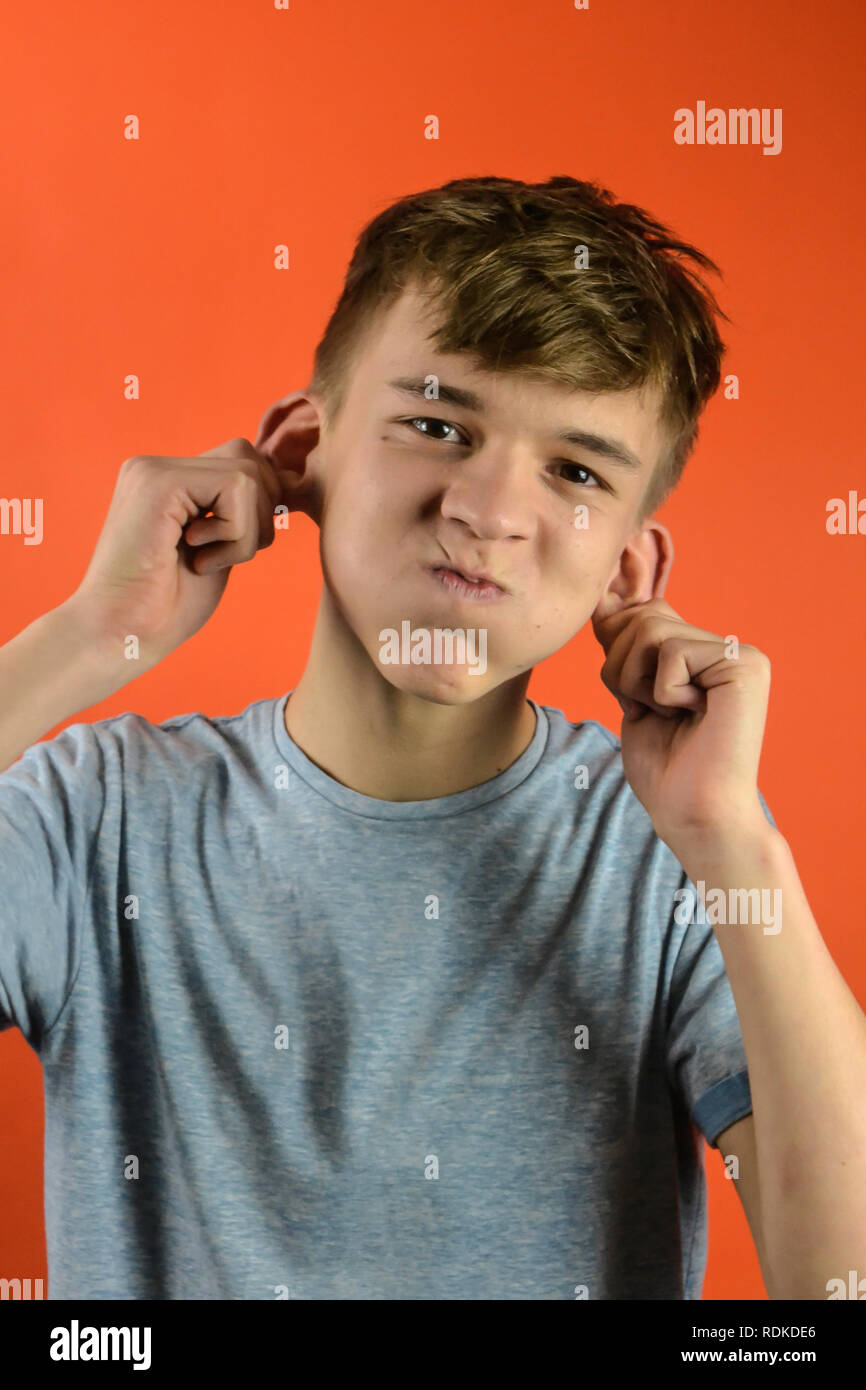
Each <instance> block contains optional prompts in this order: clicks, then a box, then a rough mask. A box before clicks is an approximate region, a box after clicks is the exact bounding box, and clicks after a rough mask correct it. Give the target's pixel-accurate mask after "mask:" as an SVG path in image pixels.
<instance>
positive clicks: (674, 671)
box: [653, 638, 727, 710]
mask: <svg viewBox="0 0 866 1390" xmlns="http://www.w3.org/2000/svg"><path fill="white" fill-rule="evenodd" d="M724 660H727V657H726V655H725V643H724V642H723V641H721V639H718V640H716V639H713V638H706V639H704V638H697V639H695V638H692V639H689V640H685V639H681V638H671V639H670V640H668V641H666V642H662V644H661V646H660V648H659V657H658V663H657V666H656V679H655V684H654V686H653V699H654V700H656V701H657V702H658V703H659V704H662V705H674V706H676V707H677V708H679V709H692V710H705V709H706V705H707V697H706V689H705V688H704V686H703V684H702V683H701V680H700V678H701V675H702V673H703V672H704V671H707V670H708V669H709V668H710V667H711V666H715V665H716V664H717V662H719V661H724Z"/></svg>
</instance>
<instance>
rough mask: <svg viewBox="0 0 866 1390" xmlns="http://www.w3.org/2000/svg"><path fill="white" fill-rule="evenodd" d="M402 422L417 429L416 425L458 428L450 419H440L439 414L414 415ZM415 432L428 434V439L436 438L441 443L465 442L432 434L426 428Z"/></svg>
mask: <svg viewBox="0 0 866 1390" xmlns="http://www.w3.org/2000/svg"><path fill="white" fill-rule="evenodd" d="M400 424H401V425H410V426H411V427H412V428H413V429H415V426H416V425H441V426H442V427H443V428H444V429H446V430H457V426H456V425H452V424H451V422H450V421H449V420H440V419H439V417H438V415H414V416H413V417H412V418H411V419H409V420H401V421H400ZM415 432H416V434H423V435H426V436H427V438H428V439H436V440H437V441H438V442H439V443H442V444H460V443H462V442H463V441H462V440H459V439H442V438H441V436H439V435H436V434H431V432H430V431H429V430H426V429H424V430H415Z"/></svg>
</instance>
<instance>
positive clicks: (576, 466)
mask: <svg viewBox="0 0 866 1390" xmlns="http://www.w3.org/2000/svg"><path fill="white" fill-rule="evenodd" d="M562 467H563V468H574V469H576V470H577V472H578V473H585V474H586V476H587V478H592V480H593V482H594V484H595V486H596V487H603V486H604V484H603V483H602V481H601V479H600V478H599V477H598V476H597V474H595V473H593V471H592V469H591V468H585V467H584V466H583V464H582V463H571V462H570V461H569V460H568V459H563V460H562ZM565 481H566V482H567V483H578V484H579V485H580V486H581V487H585V486H586V484H585V483H584V481H583V479H582V478H566V480H565Z"/></svg>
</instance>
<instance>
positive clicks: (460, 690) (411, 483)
mask: <svg viewBox="0 0 866 1390" xmlns="http://www.w3.org/2000/svg"><path fill="white" fill-rule="evenodd" d="M429 326H430V311H429V309H425V305H424V302H423V300H422V299H421V298H420V296H418V295H417V294H416V292H415V291H407V292H406V293H405V294H404V295H403V297H402V298H401V299H399V300H398V301H397V302H396V303H395V304H394V305H393V306H392V307H391V309H390V310H389V311H388V313H387V314H386V315H385V316H384V317H383V318H382V320H381V322H380V324H379V326H378V327H377V328H376V329H375V330H374V331H373V332H371V334H370V337H369V339H368V340H367V342H366V343H365V346H364V349H363V351H362V352H361V353H359V355H358V358H357V361H356V365H355V368H354V371H353V373H352V376H351V380H350V383H349V386H348V389H347V393H346V397H345V400H344V403H343V407H342V410H341V411H340V413H339V414H338V416H337V419H336V421H335V422H334V423H333V426H332V428H331V429H330V430H324V429H323V430H322V432H321V434H320V437H319V443H318V445H317V447H316V450H315V457H314V461H311V463H313V464H314V468H315V473H316V477H317V478H318V483H319V486H320V489H321V502H322V505H321V512H320V516H319V518H318V520H319V525H320V528H321V537H320V546H321V558H322V566H323V572H324V578H325V583H326V585H327V586H328V588H329V590H330V595H331V597H332V600H333V609H334V611H335V612H336V614H338V615H341V617H342V621H343V622H344V623H345V624H346V625H347V626H348V628H349V629H351V632H352V633H354V636H355V638H356V639H357V640H358V641H359V642H360V643H361V645H362V646H363V648H364V649H365V651H366V653H367V655H368V657H369V659H370V661H371V662H372V663H373V664H374V666H375V667H376V669H377V670H378V672H379V673H380V675H381V676H382V677H383V678H384V679H385V680H386V681H388V682H389V683H390V684H391V685H392V686H393V687H395V688H396V689H398V690H401V691H405V692H407V693H410V694H412V695H414V696H418V697H420V698H423V699H429V700H433V701H436V702H441V703H445V704H461V703H465V702H467V701H472V700H476V699H478V697H479V696H481V695H483V694H485V693H487V692H488V691H490V690H492V689H494V688H496V687H497V686H499V685H501V684H502V683H503V682H504V681H507V680H509V679H512V678H514V677H515V676H519V675H520V674H522V673H524V672H526V671H528V670H530V669H531V668H532V667H533V666H534V665H536V664H537V663H538V662H539V661H541V660H542V659H543V658H545V657H547V656H549V655H550V654H551V653H553V652H555V651H558V650H559V648H561V647H562V646H564V645H565V643H567V642H568V641H569V640H570V638H572V637H573V636H574V635H575V633H577V632H578V631H579V630H580V629H581V628H582V627H583V626H584V625H585V623H586V622H587V620H588V619H589V618H590V616H591V615H592V613H593V612H594V610H596V608H597V606H598V605H599V601H600V599H602V596H603V595H604V594H605V591H606V590H607V587H608V584H609V582H610V581H611V579H612V578H613V577H614V576H616V575H619V574H620V573H621V571H620V556H621V554H622V553H623V549H624V547H625V545H626V542H627V540H628V539H629V537H631V536H633V535H634V534H635V531H636V525H637V516H638V509H639V505H640V501H641V499H642V497H643V495H644V492H645V490H646V487H647V485H648V483H649V481H650V477H651V474H652V471H653V467H654V465H655V462H656V460H657V458H658V457H659V453H660V449H661V447H662V442H663V441H662V436H661V433H660V430H659V427H658V423H657V406H658V403H657V400H656V399H655V397H639V396H638V395H637V394H636V393H633V392H620V393H616V394H605V395H599V396H592V395H589V394H586V393H583V392H575V391H573V390H571V389H570V388H568V387H563V386H559V385H556V384H547V383H541V382H539V381H537V380H535V381H533V380H529V379H527V378H526V377H524V376H515V375H512V374H509V375H506V374H502V373H496V372H487V371H481V370H478V369H475V368H474V367H473V366H472V365H471V362H470V359H469V358H468V357H466V356H464V355H462V354H456V355H455V354H440V353H437V352H435V351H434V349H433V346H432V344H431V342H430V341H429V339H428V336H427V335H428V331H429ZM431 374H433V375H434V376H435V377H436V378H437V382H438V390H439V398H438V399H436V398H433V399H425V398H424V395H423V386H424V380H425V378H427V377H429V376H430V375H431ZM411 379H414V380H415V381H418V382H420V383H421V391H422V394H420V395H419V394H413V393H410V391H409V390H408V389H407V388H406V387H403V388H402V389H401V388H399V387H397V386H395V385H394V382H396V381H398V380H403V381H406V380H411ZM449 387H451V388H456V389H459V390H460V391H462V392H472V393H473V394H474V395H475V396H477V398H478V405H477V408H471V407H469V406H466V405H462V406H461V405H457V404H453V403H451V402H450V401H448V400H447V399H446V398H445V397H446V388H449ZM412 421H414V423H411V422H412ZM439 421H441V422H443V423H437V422H439ZM566 430H569V431H585V432H589V433H592V434H594V435H597V436H602V437H605V438H606V439H608V440H612V441H616V442H617V444H618V445H619V446H624V448H625V450H627V451H628V452H629V453H630V454H631V455H633V456H634V457H635V459H636V460H637V466H636V467H626V466H623V465H622V464H621V463H619V462H617V461H616V460H615V459H613V458H610V457H605V456H604V455H603V454H602V453H599V452H597V451H596V450H594V449H591V448H590V447H588V446H587V444H580V443H575V442H565V441H563V440H561V439H557V435H558V434H559V433H560V432H562V431H566ZM575 508H578V509H579V510H578V511H577V512H576V511H575ZM582 508H585V509H586V510H585V518H586V524H585V526H579V525H578V526H576V525H575V518H576V517H577V518H578V519H579V518H580V515H581V510H582ZM442 566H445V567H452V568H454V569H458V570H460V571H462V572H463V573H464V574H469V575H477V574H478V573H479V571H484V572H486V573H488V574H489V575H491V576H492V577H493V578H494V579H495V580H496V581H498V583H499V584H500V586H501V587H502V589H503V590H504V592H502V593H500V594H499V595H498V597H496V598H495V599H494V600H493V601H480V600H479V599H478V598H474V599H473V598H470V597H465V596H462V595H461V594H460V593H457V592H455V591H454V590H453V589H449V588H448V587H446V585H445V584H444V583H443V582H442V578H441V576H439V577H437V575H436V574H435V573H434V570H435V569H436V568H437V567H442ZM618 582H620V583H622V582H624V581H622V580H619V581H618ZM645 596H646V597H650V596H651V595H650V594H649V593H647V594H646V595H645ZM406 621H408V622H409V624H410V629H409V630H410V631H412V632H414V631H415V630H417V629H427V630H428V631H429V632H430V633H431V636H432V635H433V633H434V630H435V629H437V628H438V629H440V630H441V629H445V628H450V629H452V630H455V629H461V630H463V632H464V633H465V635H466V640H467V643H469V642H474V646H467V652H469V653H470V656H469V657H468V658H467V656H466V655H464V657H463V661H462V664H458V663H457V661H456V660H455V659H454V657H455V654H457V649H456V648H455V649H454V650H452V652H451V658H452V659H451V660H450V661H449V660H446V659H443V658H444V657H445V656H447V655H448V653H447V651H446V650H445V649H443V650H442V651H441V652H440V653H439V660H438V662H437V661H436V660H435V659H434V660H432V661H427V662H424V663H422V664H393V663H389V662H387V660H384V659H383V653H384V651H385V650H386V648H385V643H384V630H385V629H392V630H395V631H396V633H397V634H398V636H399V635H401V634H402V631H403V628H402V624H403V623H404V622H406ZM482 629H483V630H484V637H483V638H482V636H481V632H482ZM470 632H473V633H474V636H473V637H471V638H470ZM346 636H348V634H346ZM482 650H483V651H485V658H484V663H483V664H484V666H485V669H484V671H483V673H482V672H481V670H480V667H481V664H482V663H481V659H480V652H481V651H482ZM472 653H474V656H473V655H471V654H472ZM434 655H435V653H434ZM473 663H474V665H475V666H476V668H477V669H476V672H475V673H474V674H472V673H471V666H472V664H473Z"/></svg>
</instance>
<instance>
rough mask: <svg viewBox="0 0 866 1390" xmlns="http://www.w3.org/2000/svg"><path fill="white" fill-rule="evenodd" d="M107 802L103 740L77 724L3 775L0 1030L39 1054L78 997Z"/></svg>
mask: <svg viewBox="0 0 866 1390" xmlns="http://www.w3.org/2000/svg"><path fill="white" fill-rule="evenodd" d="M104 802H105V785H104V766H103V756H102V750H101V747H100V743H99V739H98V737H97V735H96V733H95V731H94V729H93V727H92V726H91V725H89V724H73V725H70V726H69V728H67V729H64V730H63V732H62V733H60V734H58V735H57V737H56V738H53V739H48V740H45V741H43V742H42V743H35V744H33V746H32V747H31V748H28V749H27V751H26V752H25V753H24V754H23V755H22V756H21V757H20V758H19V759H18V761H17V762H15V763H13V764H12V766H11V767H9V768H7V769H6V771H5V772H3V773H0V1030H4V1029H6V1028H11V1027H12V1026H13V1025H17V1027H18V1028H20V1029H21V1032H22V1033H23V1035H24V1037H25V1038H26V1039H27V1041H28V1043H29V1044H30V1045H31V1047H33V1048H34V1049H35V1050H36V1051H38V1050H39V1047H40V1044H41V1043H42V1041H43V1040H44V1038H45V1036H46V1034H47V1033H48V1032H49V1031H50V1029H51V1028H52V1026H53V1024H54V1023H55V1021H56V1020H57V1018H58V1017H59V1015H60V1013H61V1012H62V1010H63V1008H64V1006H65V1004H66V1001H67V999H68V998H69V995H70V993H71V991H72V988H73V985H74V982H75V977H76V973H77V970H78V963H79V957H80V948H81V935H82V920H83V909H84V904H85V901H86V895H87V891H88V883H89V876H90V868H91V864H92V861H93V855H94V851H95V846H96V841H97V836H98V832H99V825H100V821H101V817H102V812H103V808H104Z"/></svg>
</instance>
